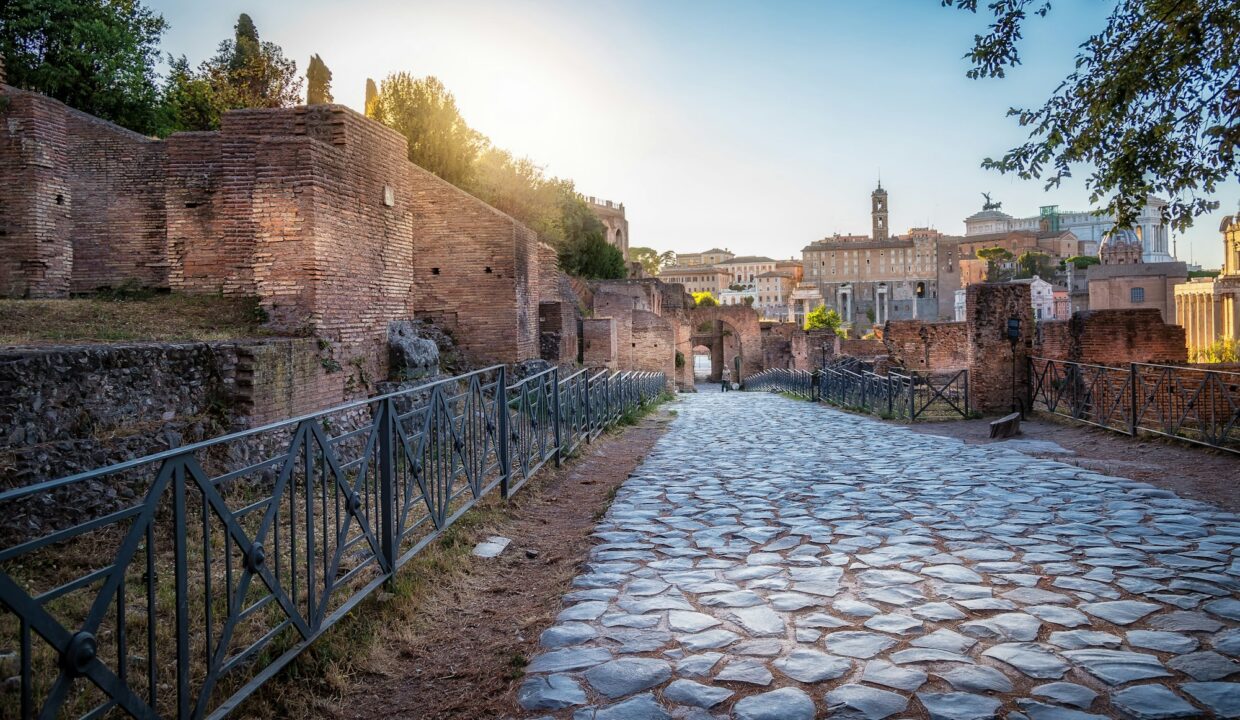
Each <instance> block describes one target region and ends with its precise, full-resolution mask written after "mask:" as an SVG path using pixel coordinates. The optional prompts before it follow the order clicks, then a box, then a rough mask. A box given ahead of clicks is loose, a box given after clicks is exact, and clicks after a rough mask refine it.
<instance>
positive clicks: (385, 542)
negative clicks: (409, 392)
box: [350, 398, 396, 582]
mask: <svg viewBox="0 0 1240 720" xmlns="http://www.w3.org/2000/svg"><path fill="white" fill-rule="evenodd" d="M394 402H395V401H394V400H393V399H392V398H388V399H387V400H383V401H381V402H380V403H379V418H378V420H377V422H378V425H379V428H378V430H379V551H380V552H381V553H383V564H384V566H385V568H386V570H387V572H388V581H389V582H390V581H391V578H392V577H394V576H395V574H396V543H395V536H396V523H395V519H396V517H395V516H396V508H394V507H393V503H394V502H395V498H396V492H395V490H396V488H395V483H396V472H395V465H396V452H395V448H394V447H393V446H392V441H393V440H394V439H395V438H396V413H395V412H393V410H394V409H395V408H393V404H394ZM350 501H352V498H350Z"/></svg>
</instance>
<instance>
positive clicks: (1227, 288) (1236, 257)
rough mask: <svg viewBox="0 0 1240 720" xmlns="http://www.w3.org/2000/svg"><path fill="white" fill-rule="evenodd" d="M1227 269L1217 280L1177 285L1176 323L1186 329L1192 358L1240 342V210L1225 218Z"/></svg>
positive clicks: (1225, 268) (1225, 262) (1225, 266)
mask: <svg viewBox="0 0 1240 720" xmlns="http://www.w3.org/2000/svg"><path fill="white" fill-rule="evenodd" d="M1219 232H1221V233H1222V235H1223V268H1222V271H1221V272H1220V273H1219V276H1218V277H1216V278H1214V279H1212V280H1211V279H1207V278H1195V279H1194V280H1193V281H1192V282H1185V283H1181V284H1179V285H1176V286H1175V290H1174V293H1175V310H1176V323H1177V324H1178V325H1180V326H1181V327H1183V328H1184V330H1185V335H1186V336H1187V337H1186V342H1187V343H1188V357H1189V359H1193V358H1195V357H1196V355H1197V353H1199V352H1200V351H1201V350H1204V349H1205V348H1207V347H1209V346H1210V345H1212V344H1214V343H1215V342H1217V341H1219V340H1230V341H1232V342H1240V212H1237V213H1236V214H1235V215H1229V216H1227V217H1224V218H1223V221H1222V222H1221V223H1220V224H1219Z"/></svg>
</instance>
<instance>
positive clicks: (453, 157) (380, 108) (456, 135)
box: [373, 72, 486, 187]
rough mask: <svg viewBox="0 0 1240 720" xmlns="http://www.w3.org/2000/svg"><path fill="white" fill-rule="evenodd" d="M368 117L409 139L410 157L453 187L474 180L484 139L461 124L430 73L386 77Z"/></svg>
mask: <svg viewBox="0 0 1240 720" xmlns="http://www.w3.org/2000/svg"><path fill="white" fill-rule="evenodd" d="M373 117H374V118H375V119H376V120H378V121H380V122H382V123H384V124H385V125H387V126H388V127H390V128H392V129H393V130H396V131H397V132H399V133H400V134H401V135H404V136H405V138H406V139H407V140H408V141H409V160H410V161H412V162H413V163H415V164H417V165H419V166H421V167H423V168H425V169H426V170H429V171H430V172H433V173H435V174H436V175H438V176H439V177H441V178H443V179H444V180H447V181H448V182H450V183H452V184H453V185H456V186H458V187H467V186H468V185H469V183H470V181H471V180H472V179H473V173H474V165H475V163H476V162H477V160H478V156H479V154H480V153H481V152H482V150H483V149H484V148H485V147H486V138H485V137H484V136H483V135H482V134H481V133H479V132H477V131H476V130H474V129H473V128H471V127H469V125H467V124H466V123H465V119H464V118H463V117H461V112H460V110H458V109H457V107H456V98H455V97H453V96H452V93H450V92H448V90H447V89H446V88H445V87H444V86H443V83H441V82H440V81H439V80H438V79H436V78H434V77H425V78H415V77H413V76H412V75H410V74H409V73H405V72H399V73H393V74H391V75H388V76H387V78H385V79H384V80H383V82H382V83H380V85H379V94H378V96H377V97H376V99H375V108H374V114H373Z"/></svg>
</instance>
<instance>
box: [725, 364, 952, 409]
mask: <svg viewBox="0 0 1240 720" xmlns="http://www.w3.org/2000/svg"><path fill="white" fill-rule="evenodd" d="M743 387H744V389H746V390H756V391H766V392H786V393H790V394H792V395H796V396H798V397H803V398H806V399H809V400H821V401H823V402H826V403H830V404H832V405H837V406H840V407H844V408H849V409H853V410H859V411H862V412H867V413H873V414H875V415H880V416H882V417H886V418H892V419H896V420H907V421H909V422H914V421H917V420H945V419H952V418H963V417H968V415H969V373H968V371H967V370H959V371H955V372H952V373H947V374H944V375H929V374H919V373H901V372H896V371H892V372H889V373H887V374H886V375H879V374H877V373H874V372H871V371H869V370H865V369H863V368H862V367H861V366H858V365H829V366H827V367H823V368H821V369H819V370H817V371H815V372H813V373H811V372H806V371H804V370H782V369H772V370H764V371H762V372H760V373H757V374H756V375H752V376H750V377H748V378H746V379H745V383H744V386H743Z"/></svg>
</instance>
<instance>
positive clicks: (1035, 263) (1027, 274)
mask: <svg viewBox="0 0 1240 720" xmlns="http://www.w3.org/2000/svg"><path fill="white" fill-rule="evenodd" d="M1056 264H1057V263H1056V261H1055V258H1053V257H1051V256H1050V255H1047V254H1046V253H1044V252H1037V251H1034V250H1029V251H1026V252H1023V253H1021V254H1020V257H1018V258H1016V266H1017V268H1018V269H1019V270H1018V272H1017V274H1016V276H1017V277H1021V278H1031V277H1033V276H1034V275H1037V276H1038V277H1040V278H1042V279H1043V280H1045V279H1047V278H1049V277H1051V275H1052V274H1053V273H1054V272H1055V265H1056Z"/></svg>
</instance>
